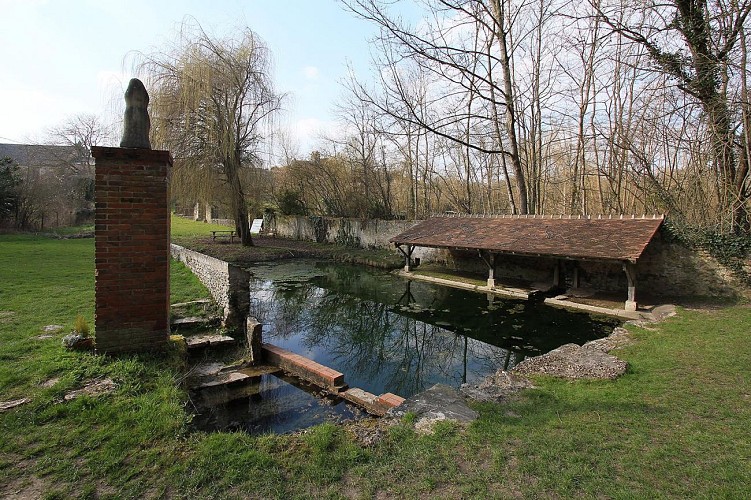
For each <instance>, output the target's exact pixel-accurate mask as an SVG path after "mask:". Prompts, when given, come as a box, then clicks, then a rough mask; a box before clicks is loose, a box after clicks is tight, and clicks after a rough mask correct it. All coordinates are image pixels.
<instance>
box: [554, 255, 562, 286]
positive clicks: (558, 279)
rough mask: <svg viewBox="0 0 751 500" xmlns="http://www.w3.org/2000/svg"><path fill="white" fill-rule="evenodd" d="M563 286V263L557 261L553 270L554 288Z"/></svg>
mask: <svg viewBox="0 0 751 500" xmlns="http://www.w3.org/2000/svg"><path fill="white" fill-rule="evenodd" d="M559 286H561V261H560V260H556V261H555V267H554V268H553V287H555V288H558V287H559Z"/></svg>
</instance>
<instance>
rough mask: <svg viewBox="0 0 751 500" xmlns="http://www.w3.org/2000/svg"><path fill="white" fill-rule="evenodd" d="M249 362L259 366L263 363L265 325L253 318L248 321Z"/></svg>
mask: <svg viewBox="0 0 751 500" xmlns="http://www.w3.org/2000/svg"><path fill="white" fill-rule="evenodd" d="M247 339H248V358H249V359H248V361H250V363H251V364H253V365H257V364H259V363H261V361H263V349H262V348H261V345H262V344H263V324H261V323H259V322H258V320H257V319H256V318H254V317H253V316H248V319H247Z"/></svg>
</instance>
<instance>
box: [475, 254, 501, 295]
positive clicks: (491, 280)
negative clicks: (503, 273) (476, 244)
mask: <svg viewBox="0 0 751 500" xmlns="http://www.w3.org/2000/svg"><path fill="white" fill-rule="evenodd" d="M479 253H480V258H481V259H482V260H483V262H485V265H487V266H488V287H489V288H494V287H495V274H496V265H497V263H498V259H497V257H498V255H497V254H495V253H492V252H488V258H487V259H486V258H485V256H484V255H483V253H482V250H480V252H479Z"/></svg>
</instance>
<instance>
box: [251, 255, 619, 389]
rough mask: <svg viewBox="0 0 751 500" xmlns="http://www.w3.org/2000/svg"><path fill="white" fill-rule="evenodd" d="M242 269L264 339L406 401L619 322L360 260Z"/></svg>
mask: <svg viewBox="0 0 751 500" xmlns="http://www.w3.org/2000/svg"><path fill="white" fill-rule="evenodd" d="M250 272H251V273H252V276H251V281H250V314H251V315H252V316H255V317H256V318H257V319H258V320H259V321H260V322H262V323H263V324H264V342H270V343H272V344H275V345H278V346H280V347H283V348H285V349H288V350H290V351H293V352H295V353H297V354H301V355H303V356H306V357H308V358H310V359H313V360H315V361H317V362H318V363H321V364H323V365H326V366H329V367H331V368H333V369H335V370H338V371H340V372H342V373H344V375H345V381H346V382H347V383H348V384H349V386H350V387H359V388H361V389H364V390H366V391H369V392H371V393H374V394H382V393H384V392H392V393H395V394H398V395H400V396H403V397H409V396H411V395H413V394H416V393H418V392H420V391H422V390H424V389H427V388H429V387H430V386H432V385H433V384H436V383H443V384H447V385H450V386H453V387H459V385H461V384H462V383H463V382H470V383H472V382H477V381H479V380H480V379H482V378H483V377H485V376H486V375H489V374H491V373H493V372H495V371H496V370H497V369H499V368H504V369H508V368H511V367H513V366H514V365H515V364H517V363H519V362H520V361H521V360H522V359H524V358H525V357H528V356H536V355H539V354H543V353H545V352H548V351H550V350H552V349H555V348H556V347H558V346H561V345H563V344H566V343H570V342H573V343H577V344H583V343H584V342H586V341H588V340H592V339H595V338H600V337H603V336H606V335H608V334H609V333H610V332H611V331H612V330H613V327H614V326H616V325H617V324H618V320H615V319H611V318H606V317H595V316H591V315H589V314H586V313H579V312H571V311H568V310H564V309H558V308H553V307H549V306H546V305H544V304H539V303H538V304H534V303H530V302H525V301H520V300H507V299H501V298H499V297H494V296H486V295H484V294H479V293H476V292H469V291H465V290H459V289H454V288H448V287H442V286H437V285H432V284H429V283H423V282H418V281H412V282H410V281H408V280H406V279H403V278H400V277H397V276H394V275H392V274H390V273H388V272H385V271H378V270H371V269H367V268H363V267H361V266H349V265H342V264H334V263H330V262H315V261H297V262H289V263H275V264H271V265H259V266H256V267H253V268H252V269H250Z"/></svg>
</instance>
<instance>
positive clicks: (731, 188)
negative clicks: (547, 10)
mask: <svg viewBox="0 0 751 500" xmlns="http://www.w3.org/2000/svg"><path fill="white" fill-rule="evenodd" d="M590 1H591V2H593V6H594V7H595V8H596V9H597V11H598V13H599V15H600V17H601V18H602V19H603V20H604V22H605V23H607V24H608V25H609V26H610V27H611V28H612V29H613V30H614V31H615V32H616V33H618V34H619V35H621V36H622V37H624V38H626V39H628V40H630V41H631V42H633V43H636V44H638V45H641V46H642V47H644V48H645V49H646V50H647V52H648V53H649V56H650V58H651V60H652V62H653V64H654V65H655V66H656V68H657V69H658V70H659V71H662V72H664V73H665V74H667V75H668V76H669V77H670V78H671V79H672V80H673V81H674V82H675V84H676V85H677V87H678V89H680V90H681V91H682V92H684V93H685V94H686V95H687V96H689V97H690V98H692V99H694V100H695V101H696V102H698V103H699V104H700V105H701V108H702V111H703V114H704V117H705V118H706V122H707V130H708V134H709V140H710V142H711V152H712V157H713V158H712V159H713V163H714V165H715V174H716V176H717V179H718V187H719V190H718V198H719V201H720V205H721V207H723V208H724V209H725V210H726V212H727V213H728V214H729V215H730V219H731V221H730V225H731V227H732V229H733V230H736V231H738V230H748V229H749V224H751V221H749V218H748V217H749V214H748V212H749V207H748V202H749V199H750V198H751V176H750V172H749V161H748V158H749V147H750V146H751V144H749V141H748V135H747V132H746V131H745V127H744V123H743V113H741V112H738V110H740V109H741V108H742V106H741V105H740V104H739V101H741V100H742V99H743V98H744V96H743V93H742V89H743V88H744V87H745V85H746V83H747V82H746V81H745V78H746V71H747V69H746V67H745V65H746V61H745V58H744V57H743V56H744V54H745V53H746V49H747V47H746V46H745V44H744V43H740V42H745V37H746V35H747V31H748V29H749V28H748V18H749V14H751V1H750V0H732V1H730V2H725V1H708V0H669V1H667V2H654V1H647V2H638V3H612V4H607V5H600V4H599V2H597V3H595V2H594V1H593V0H590ZM624 11H626V14H625V15H624ZM737 61H740V62H741V63H742V64H741V65H739V64H738V63H737ZM734 87H735V88H734ZM736 89H737V90H736ZM738 91H741V92H738ZM739 94H740V95H739Z"/></svg>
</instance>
